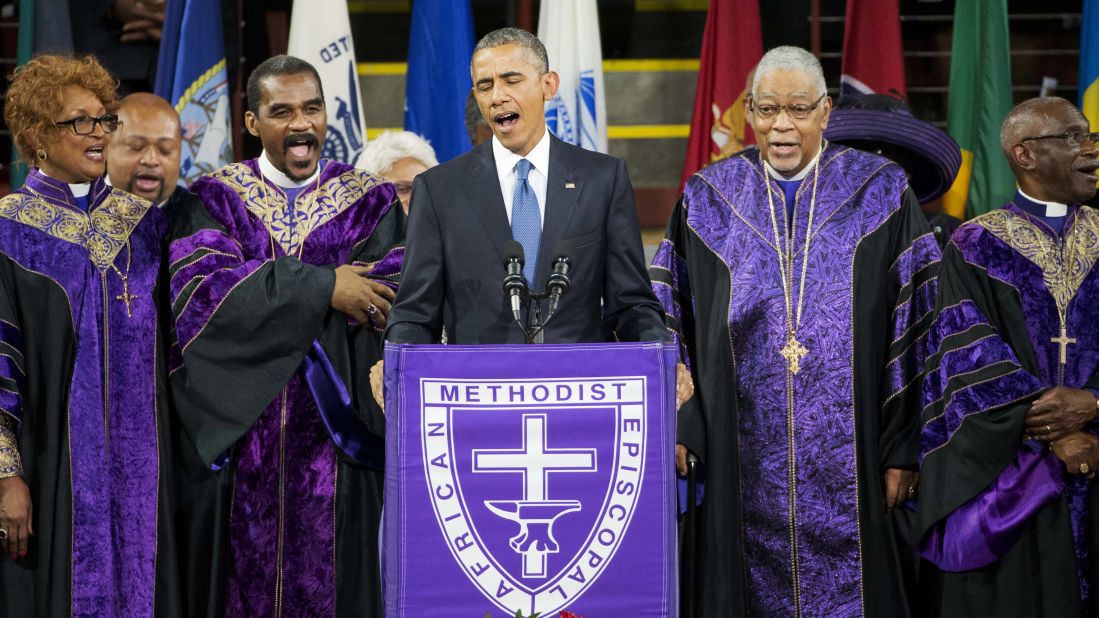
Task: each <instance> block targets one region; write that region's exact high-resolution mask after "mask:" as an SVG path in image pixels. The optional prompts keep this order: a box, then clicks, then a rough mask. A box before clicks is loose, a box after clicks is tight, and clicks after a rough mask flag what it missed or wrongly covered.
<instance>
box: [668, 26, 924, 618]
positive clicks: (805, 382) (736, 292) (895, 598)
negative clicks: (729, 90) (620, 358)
mask: <svg viewBox="0 0 1099 618" xmlns="http://www.w3.org/2000/svg"><path fill="white" fill-rule="evenodd" d="M831 108H832V102H831V100H830V99H829V97H828V92H827V89H826V86H825V82H824V74H823V72H822V70H821V67H820V63H819V62H818V61H817V59H816V58H815V57H814V56H813V55H812V54H810V53H809V52H807V51H806V50H804V49H800V48H796V47H778V48H775V49H773V50H771V51H769V52H768V53H767V54H766V55H764V57H763V58H762V60H760V63H759V65H758V66H757V67H756V72H755V76H754V78H753V83H752V87H751V91H750V93H749V96H748V97H747V98H746V101H745V113H746V115H747V118H748V120H749V122H750V123H751V125H752V130H753V131H754V133H755V138H756V144H757V145H758V148H751V149H748V150H745V151H742V152H740V153H737V154H735V155H732V156H730V157H729V158H727V159H723V160H721V161H718V162H716V163H714V164H712V165H710V166H709V167H706V168H704V169H702V170H701V171H699V172H697V173H696V174H695V175H694V176H692V177H691V178H690V179H689V180H688V181H687V183H686V185H685V187H684V190H683V195H682V198H681V199H680V201H679V203H678V204H677V206H676V208H675V210H674V211H673V213H672V217H671V221H670V222H669V224H668V230H667V236H666V238H665V240H664V241H663V242H662V243H661V245H660V247H659V249H658V251H657V255H656V258H655V260H654V263H653V266H652V268H651V269H650V275H651V276H652V279H653V284H654V287H655V290H656V293H657V296H658V297H659V298H660V299H661V300H662V302H663V304H664V309H665V312H666V314H667V316H668V317H667V320H668V326H669V327H670V328H671V329H673V330H674V331H675V333H676V335H677V337H678V341H679V343H680V345H681V353H682V354H683V356H684V358H685V359H687V360H688V363H689V364H690V366H691V369H692V372H693V374H694V377H695V383H696V385H697V391H698V394H699V395H700V396H698V397H695V398H694V399H692V400H690V401H688V402H687V403H686V404H685V405H684V407H683V409H681V410H680V412H679V430H678V436H677V441H678V442H679V445H678V447H677V453H676V455H677V460H678V462H677V463H678V465H679V467H680V469H681V471H682V470H683V469H685V468H686V457H687V454H688V451H691V452H693V453H695V454H696V455H697V456H698V458H699V459H700V460H701V462H702V464H703V465H704V466H705V471H706V491H705V500H704V502H703V504H702V507H701V514H700V530H699V546H700V553H701V560H702V566H701V569H700V570H699V571H698V572H699V573H701V575H700V577H701V578H702V581H701V582H699V587H700V588H701V590H702V595H703V599H702V605H703V609H702V611H701V614H702V615H706V616H764V615H767V616H778V615H782V616H803V615H826V616H852V615H863V616H906V615H909V609H908V604H907V600H906V597H905V590H904V586H903V581H902V579H901V574H900V562H899V559H900V556H899V555H898V550H897V546H896V543H895V542H894V531H893V526H894V522H893V514H892V511H899V510H901V509H897V508H896V507H897V506H899V505H900V504H901V503H903V502H905V501H907V500H908V499H910V498H912V497H913V496H914V495H915V487H916V482H917V475H916V473H915V469H916V455H917V450H918V448H917V447H918V438H919V433H918V419H919V407H920V405H919V404H920V401H919V397H918V395H919V386H920V381H919V379H918V378H919V376H920V367H921V365H922V361H923V355H922V350H923V341H924V336H925V333H926V330H927V320H926V319H925V317H926V316H927V314H928V313H929V312H930V310H931V307H932V303H933V301H934V297H935V274H936V271H937V269H938V261H939V255H940V252H939V247H938V245H937V244H936V242H935V237H934V236H933V235H932V233H931V231H930V229H929V228H928V225H927V221H926V219H925V218H924V216H923V213H922V212H921V210H920V205H919V203H918V201H917V200H916V197H915V195H914V194H913V193H912V191H911V190H910V189H909V188H908V183H907V181H906V179H905V173H904V170H902V169H901V168H900V167H899V166H898V165H896V164H895V163H892V162H890V161H889V160H887V159H885V158H882V157H879V156H876V155H872V154H869V153H866V152H862V151H858V150H853V149H850V148H846V147H842V146H836V145H833V144H830V143H828V142H827V141H825V140H824V139H823V138H822V132H823V130H824V129H825V127H826V126H827V125H828V117H829V114H830V112H831Z"/></svg>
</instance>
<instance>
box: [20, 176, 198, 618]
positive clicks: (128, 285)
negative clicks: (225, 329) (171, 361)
mask: <svg viewBox="0 0 1099 618" xmlns="http://www.w3.org/2000/svg"><path fill="white" fill-rule="evenodd" d="M166 232H167V223H166V222H165V220H164V217H163V215H162V213H161V212H160V211H158V210H157V209H156V208H155V207H154V206H152V204H150V203H149V202H147V201H145V200H143V199H141V198H138V197H135V196H133V195H130V194H129V193H126V192H124V191H121V190H118V189H112V188H111V187H109V186H107V185H106V184H105V183H104V182H103V179H102V178H99V179H96V180H95V181H94V182H92V183H91V185H90V191H89V193H88V195H87V197H86V198H77V197H75V196H74V195H73V194H72V192H71V191H70V188H69V185H67V184H65V183H63V182H60V181H57V180H54V179H52V178H49V177H48V176H46V175H44V174H42V173H41V172H40V171H38V170H32V171H31V173H30V174H29V175H28V177H27V180H26V183H25V184H24V185H23V186H22V187H20V188H19V189H18V190H17V191H15V192H13V193H12V194H11V195H8V196H7V197H5V198H3V199H2V200H0V473H3V474H5V475H9V474H12V473H16V474H21V475H22V477H23V479H24V481H25V482H26V483H27V486H28V487H29V489H30V495H31V506H32V519H33V527H34V531H35V536H32V537H31V538H30V543H29V553H28V554H27V556H26V557H25V558H23V559H20V560H17V561H13V560H12V559H11V558H10V557H9V556H7V555H3V556H0V616H11V617H13V618H15V617H20V618H21V617H24V616H26V617H32V616H33V617H49V618H53V617H69V616H77V617H85V616H86V617H93V616H94V617H96V618H102V617H105V618H110V617H119V618H137V617H149V618H151V617H153V616H158V617H159V616H168V617H170V616H176V615H179V603H180V594H179V589H178V576H177V573H176V564H177V563H176V559H177V557H176V555H175V552H174V540H175V536H174V529H173V522H172V518H171V513H172V502H171V495H170V487H169V479H170V478H171V476H170V472H169V471H170V461H171V447H170V440H169V431H168V422H167V421H168V419H167V413H168V405H167V395H166V389H165V377H166V375H167V370H166V363H165V351H166V346H165V345H164V337H163V335H164V334H166V332H167V330H166V329H164V328H163V327H164V325H165V321H164V318H167V319H168V320H170V317H168V316H164V317H163V318H162V316H161V315H160V312H161V311H162V307H161V303H160V302H159V281H160V274H161V270H162V261H161V257H162V247H163V241H164V237H165V234H166ZM11 438H15V440H16V445H15V446H14V448H13V447H12V445H11V442H9V440H10V439H11ZM13 457H14V459H13ZM19 468H21V472H20V471H19Z"/></svg>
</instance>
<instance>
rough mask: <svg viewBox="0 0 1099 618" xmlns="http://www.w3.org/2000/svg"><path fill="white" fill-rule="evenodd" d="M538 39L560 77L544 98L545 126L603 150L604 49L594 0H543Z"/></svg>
mask: <svg viewBox="0 0 1099 618" xmlns="http://www.w3.org/2000/svg"><path fill="white" fill-rule="evenodd" d="M538 38H539V39H541V40H542V43H544V44H545V46H546V51H547V52H548V53H549V66H550V69H552V70H554V71H557V74H558V75H560V76H561V87H560V88H558V90H557V96H555V97H554V98H553V100H552V101H549V102H548V103H546V125H547V126H548V127H549V130H550V131H552V132H553V134H554V135H556V136H557V137H559V138H561V139H562V140H563V141H566V142H568V143H570V144H575V145H577V146H580V147H581V148H586V149H587V150H595V151H598V152H607V106H606V102H605V93H604V90H603V50H602V49H601V47H600V41H599V13H598V12H597V11H596V8H595V0H554V1H553V2H542V9H541V11H540V12H539V14H538Z"/></svg>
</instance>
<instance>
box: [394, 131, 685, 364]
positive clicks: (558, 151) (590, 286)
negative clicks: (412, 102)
mask: <svg viewBox="0 0 1099 618" xmlns="http://www.w3.org/2000/svg"><path fill="white" fill-rule="evenodd" d="M549 161H550V163H549V182H548V185H547V189H546V205H545V211H546V212H545V220H544V223H543V227H542V242H541V249H540V252H541V255H539V256H538V272H537V279H536V281H535V289H536V290H537V291H543V290H544V289H545V286H546V279H547V278H548V275H549V273H550V270H551V268H552V267H551V260H552V259H553V255H552V253H553V249H554V245H555V244H556V243H557V241H559V240H562V239H568V240H570V241H571V242H572V245H573V255H572V268H571V272H570V273H569V277H570V279H571V283H572V284H571V288H570V289H569V292H568V293H567V294H566V295H565V296H564V297H563V298H562V299H561V305H560V308H559V310H558V313H557V316H556V317H554V318H553V320H552V321H551V322H550V323H549V325H548V327H547V328H546V331H545V342H546V343H576V342H601V341H606V340H607V339H608V334H609V333H612V332H613V334H614V335H616V336H617V338H618V339H620V340H622V341H659V340H662V339H663V338H664V336H665V335H664V333H665V329H664V326H663V322H662V319H663V312H662V310H661V308H660V304H659V303H658V302H657V300H656V297H655V296H654V295H653V292H652V287H651V284H650V282H649V277H648V274H647V272H646V268H645V258H644V254H643V252H642V249H641V231H640V227H639V226H638V223H637V212H636V211H635V210H634V202H633V188H632V186H631V185H630V178H629V174H627V172H626V165H625V163H623V162H622V161H620V160H618V159H615V158H613V157H609V156H607V155H603V154H599V153H595V152H590V151H587V150H581V149H580V148H576V147H575V146H571V145H569V144H565V143H564V142H562V141H560V140H558V139H557V138H555V137H552V136H551V138H550V155H549ZM511 237H512V236H511V225H510V224H509V223H508V218H507V211H506V209H505V207H504V199H503V196H502V193H501V192H500V181H499V178H498V177H497V173H496V164H495V162H494V158H493V156H492V143H491V142H486V143H484V144H481V145H480V146H478V147H477V148H474V149H473V150H472V151H470V152H467V153H466V154H464V155H462V156H460V157H458V158H456V159H454V160H452V161H450V162H447V163H444V164H443V165H439V166H437V167H435V168H432V169H430V170H428V171H426V172H424V173H422V174H420V175H419V176H417V177H416V180H415V182H414V183H413V190H412V203H411V204H410V207H409V220H408V236H407V240H406V253H405V261H404V266H403V267H402V269H401V270H402V275H401V284H400V288H399V290H398V292H397V301H396V304H395V305H394V307H393V310H392V312H391V313H390V315H389V327H388V329H387V330H386V339H387V340H388V341H392V342H396V343H436V342H438V341H439V336H440V333H441V331H442V328H443V323H444V319H445V323H446V325H447V334H448V342H449V343H455V344H477V343H523V342H524V337H523V334H522V332H521V331H520V329H519V327H518V325H516V323H515V320H514V318H513V317H512V313H511V308H510V305H509V304H508V299H507V297H506V296H505V295H504V291H503V288H502V285H501V284H502V281H503V278H504V275H505V268H504V262H503V256H502V253H501V247H502V245H503V244H504V242H506V241H507V240H509V239H511ZM530 259H531V257H530V256H527V260H528V263H529V260H530ZM600 300H602V303H600ZM444 306H445V307H446V311H445V314H446V315H445V318H444ZM543 306H544V301H543ZM544 315H545V311H544V310H543V316H544Z"/></svg>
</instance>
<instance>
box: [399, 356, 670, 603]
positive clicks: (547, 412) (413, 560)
mask: <svg viewBox="0 0 1099 618" xmlns="http://www.w3.org/2000/svg"><path fill="white" fill-rule="evenodd" d="M676 358H677V353H676V349H675V347H674V345H671V344H662V343H615V344H573V345H500V346H488V345H485V346H443V345H430V346H425V345H392V344H390V345H387V346H386V350H385V382H386V479H385V500H386V502H385V521H384V527H385V530H384V548H383V560H384V567H383V571H384V577H385V584H384V586H385V607H386V616H390V617H401V618H405V617H408V618H413V617H420V616H463V617H466V616H472V617H476V618H481V617H482V616H486V615H491V616H492V617H493V618H500V617H507V618H511V617H513V616H515V615H516V613H517V612H519V613H521V614H522V615H523V616H530V615H533V614H535V613H537V614H539V615H540V616H541V617H542V618H550V617H555V616H557V615H558V614H559V612H561V611H563V610H567V611H569V612H572V613H573V614H575V615H576V616H585V617H586V618H596V617H598V618H607V617H615V616H623V617H625V616H630V617H638V616H676V615H677V613H678V600H677V586H676V582H677V563H676V528H675V516H676V496H675V484H674V483H675V479H674V466H675V449H674V443H675V362H676Z"/></svg>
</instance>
